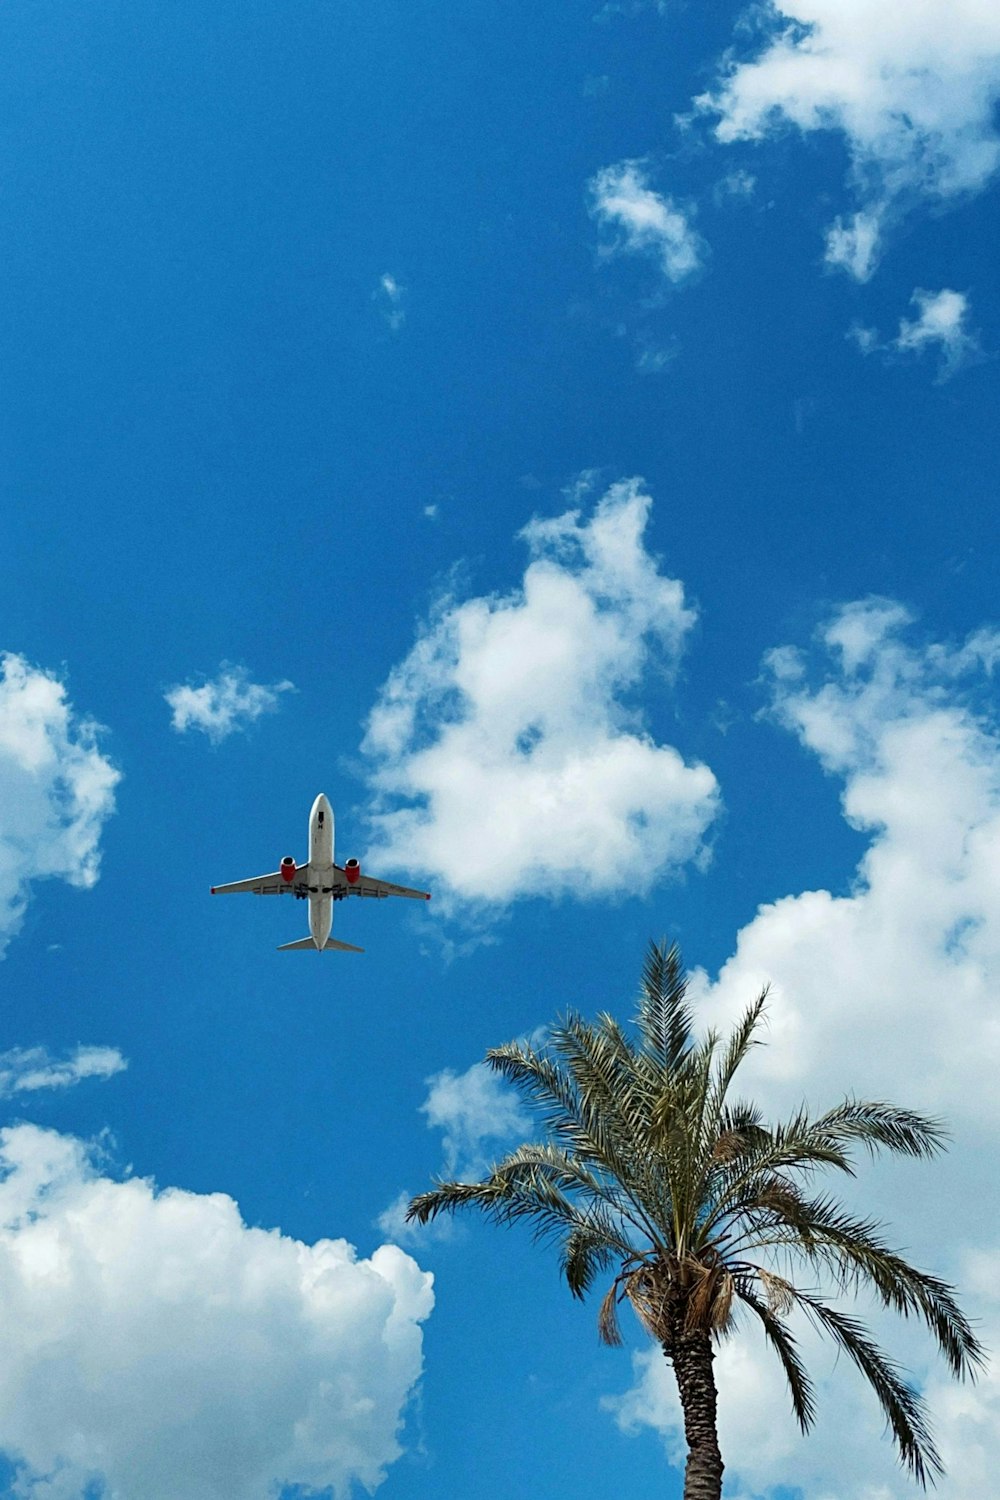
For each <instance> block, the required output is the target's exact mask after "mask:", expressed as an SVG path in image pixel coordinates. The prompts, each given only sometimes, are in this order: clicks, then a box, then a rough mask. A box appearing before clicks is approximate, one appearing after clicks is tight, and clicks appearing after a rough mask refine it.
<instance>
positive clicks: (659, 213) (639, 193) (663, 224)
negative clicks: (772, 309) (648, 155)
mask: <svg viewBox="0 0 1000 1500" xmlns="http://www.w3.org/2000/svg"><path fill="white" fill-rule="evenodd" d="M589 193H590V211H591V213H592V214H593V216H594V218H595V219H596V220H597V222H598V224H599V225H600V226H601V227H602V228H604V229H606V230H608V231H610V232H611V233H612V235H613V236H614V238H612V239H611V240H610V241H609V242H608V243H606V244H605V245H604V246H603V247H602V253H603V254H605V255H615V254H630V255H642V256H646V257H647V258H649V259H652V260H653V261H655V262H656V264H657V265H658V267H659V269H660V270H661V271H662V273H663V275H664V276H665V277H666V278H667V280H668V281H671V282H674V283H678V282H681V281H686V280H687V279H688V278H689V277H690V276H693V275H694V274H695V272H696V271H699V270H700V269H701V267H702V264H703V260H704V252H705V246H704V241H703V240H702V239H701V236H700V235H699V234H698V233H697V232H696V230H695V229H694V228H693V226H692V223H691V210H690V209H684V208H681V207H680V206H679V205H678V204H677V203H676V202H675V201H674V199H673V198H670V197H665V196H663V195H662V194H660V193H657V192H655V191H654V190H653V189H652V188H651V187H650V186H649V180H648V177H647V174H646V169H645V167H644V166H643V164H642V163H641V162H638V161H623V162H619V163H618V164H617V165H616V166H613V167H604V168H603V169H602V170H601V171H600V172H598V173H597V175H596V176H595V177H594V178H593V179H592V180H591V182H590V184H589Z"/></svg>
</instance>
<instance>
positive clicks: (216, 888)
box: [212, 865, 309, 896]
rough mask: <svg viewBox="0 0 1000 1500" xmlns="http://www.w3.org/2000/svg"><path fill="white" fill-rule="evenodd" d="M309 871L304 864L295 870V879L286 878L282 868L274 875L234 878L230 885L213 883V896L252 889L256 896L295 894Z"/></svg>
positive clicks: (233, 893) (229, 894) (230, 894)
mask: <svg viewBox="0 0 1000 1500" xmlns="http://www.w3.org/2000/svg"><path fill="white" fill-rule="evenodd" d="M308 874H309V871H308V869H307V868H306V867H305V866H304V865H300V866H299V868H298V869H297V870H296V872H295V879H293V880H290V881H289V880H286V879H285V877H284V876H283V875H282V873H281V871H280V870H275V872H274V874H273V875H254V876H253V877H252V878H251V879H250V880H233V881H230V883H229V885H213V886H212V895H213V896H232V895H235V894H236V892H237V891H252V892H253V893H254V895H255V896H285V895H288V896H294V895H295V894H296V887H297V886H300V885H301V882H302V881H303V880H304V879H305V878H306V877H307V876H308Z"/></svg>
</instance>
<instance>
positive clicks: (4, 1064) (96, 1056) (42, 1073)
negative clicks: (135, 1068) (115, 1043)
mask: <svg viewBox="0 0 1000 1500" xmlns="http://www.w3.org/2000/svg"><path fill="white" fill-rule="evenodd" d="M127 1067H128V1063H127V1061H126V1060H125V1058H124V1057H123V1056H122V1054H121V1053H120V1052H119V1050H118V1048H117V1047H77V1048H76V1049H75V1051H73V1052H71V1053H70V1054H69V1056H68V1057H62V1058H59V1057H53V1056H52V1055H51V1053H50V1052H49V1051H48V1049H47V1048H45V1047H12V1048H11V1049H10V1051H9V1052H0V1099H10V1098H12V1097H13V1095H15V1094H27V1093H33V1092H34V1091H35V1090H36V1089H65V1088H71V1087H72V1086H73V1084H75V1083H81V1082H82V1081H83V1079H85V1078H113V1077H114V1075H115V1074H116V1073H122V1072H124V1070H125V1069H126V1068H127Z"/></svg>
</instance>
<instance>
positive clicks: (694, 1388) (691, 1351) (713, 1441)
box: [663, 1333, 724, 1500]
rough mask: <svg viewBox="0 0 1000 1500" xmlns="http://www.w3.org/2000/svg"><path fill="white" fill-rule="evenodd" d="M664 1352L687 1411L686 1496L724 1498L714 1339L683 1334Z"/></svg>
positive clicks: (709, 1499)
mask: <svg viewBox="0 0 1000 1500" xmlns="http://www.w3.org/2000/svg"><path fill="white" fill-rule="evenodd" d="M663 1352H664V1354H665V1355H666V1357H667V1359H668V1360H669V1361H670V1362H671V1364H672V1365H673V1367H674V1375H675V1376H676V1379H677V1390H678V1392H679V1394H680V1398H681V1407H682V1408H683V1411H684V1436H685V1438H686V1439H687V1449H688V1455H687V1464H686V1465H685V1468H684V1500H721V1497H722V1470H723V1467H724V1466H723V1462H722V1454H721V1453H720V1452H719V1437H718V1433H717V1431H716V1390H715V1374H714V1372H713V1370H712V1361H713V1359H714V1358H715V1355H714V1353H713V1351H712V1340H711V1337H710V1335H709V1334H707V1333H697V1334H682V1335H681V1336H680V1337H679V1338H677V1339H675V1340H673V1341H672V1342H671V1343H670V1344H669V1345H667V1344H664V1346H663Z"/></svg>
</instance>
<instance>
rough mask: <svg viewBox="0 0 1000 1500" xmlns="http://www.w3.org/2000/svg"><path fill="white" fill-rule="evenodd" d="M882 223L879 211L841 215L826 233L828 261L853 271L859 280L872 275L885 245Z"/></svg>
mask: <svg viewBox="0 0 1000 1500" xmlns="http://www.w3.org/2000/svg"><path fill="white" fill-rule="evenodd" d="M881 234H882V225H881V219H880V216H879V214H877V213H860V212H859V213H856V214H852V215H851V216H850V217H849V218H847V219H844V218H837V219H835V220H834V222H833V224H831V226H830V228H829V229H828V230H827V234H826V257H825V258H826V263H827V265H828V266H834V267H836V268H838V269H839V270H841V271H849V272H850V274H851V275H852V276H853V277H854V279H855V281H868V280H870V279H871V277H872V275H873V274H874V272H875V269H876V267H877V265H878V261H879V255H880V253H881V249H882V241H881Z"/></svg>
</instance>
